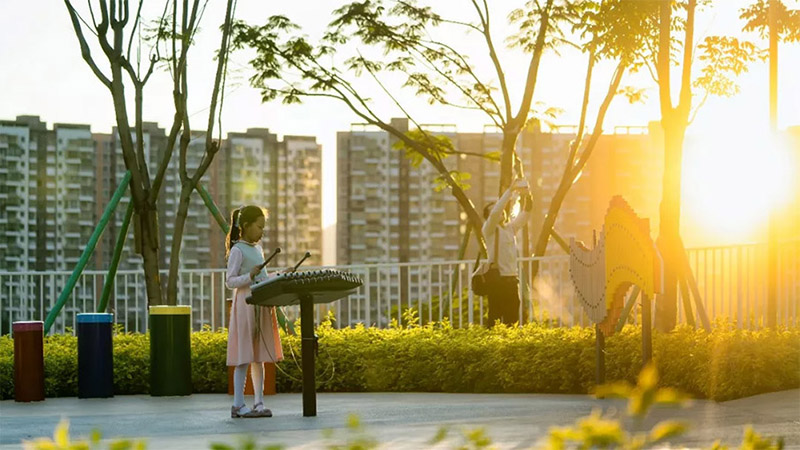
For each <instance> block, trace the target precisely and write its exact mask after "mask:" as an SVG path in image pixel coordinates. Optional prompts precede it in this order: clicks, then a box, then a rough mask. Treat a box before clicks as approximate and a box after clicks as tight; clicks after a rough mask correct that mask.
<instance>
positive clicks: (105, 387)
mask: <svg viewBox="0 0 800 450" xmlns="http://www.w3.org/2000/svg"><path fill="white" fill-rule="evenodd" d="M77 321H78V325H77V327H78V328H77V331H78V397H79V398H98V397H113V396H114V356H113V352H112V347H113V345H112V339H111V325H112V324H113V322H114V316H113V314H106V313H97V314H78V320H77Z"/></svg>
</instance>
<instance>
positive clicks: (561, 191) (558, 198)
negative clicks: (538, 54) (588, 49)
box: [531, 59, 627, 283]
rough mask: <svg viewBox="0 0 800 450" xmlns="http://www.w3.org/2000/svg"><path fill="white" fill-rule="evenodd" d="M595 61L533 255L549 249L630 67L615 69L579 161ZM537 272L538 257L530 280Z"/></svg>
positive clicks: (540, 254)
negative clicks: (575, 131)
mask: <svg viewBox="0 0 800 450" xmlns="http://www.w3.org/2000/svg"><path fill="white" fill-rule="evenodd" d="M592 61H593V60H592V59H590V61H589V68H588V70H587V75H586V77H587V78H586V87H585V95H584V109H583V112H582V114H581V127H580V128H579V130H578V135H577V136H576V137H575V139H576V140H575V142H574V143H573V148H572V149H571V150H570V154H569V157H568V158H567V164H566V166H565V167H564V173H563V174H562V175H561V181H560V182H559V183H558V189H556V193H555V195H553V198H552V199H551V200H550V206H549V207H548V209H547V215H546V216H545V218H544V222H543V223H542V229H541V230H540V231H539V237H538V239H537V240H536V246H535V247H534V249H533V254H534V256H544V255H545V253H547V244H548V243H549V242H550V234H551V230H552V229H553V227H554V226H555V223H556V218H557V217H558V213H559V211H561V206H562V205H563V204H564V199H566V198H567V194H568V193H569V190H570V188H571V187H572V185H573V183H574V182H575V177H576V176H577V175H578V173H580V171H581V170H583V168H584V167H585V166H586V163H587V162H588V161H589V157H591V155H592V152H593V151H594V147H595V145H597V141H598V140H599V139H600V135H601V134H602V133H603V122H605V117H606V113H607V112H608V108H609V107H610V106H611V101H612V100H613V99H614V97H615V96H616V95H617V90H618V89H619V85H620V83H621V82H622V77H623V75H624V74H625V70H626V67H627V66H625V65H624V64H623V63H620V64H619V66H618V67H617V70H616V71H615V72H614V77H613V78H612V79H611V83H610V84H609V86H608V91H607V92H606V96H605V98H604V99H603V103H602V104H601V105H600V108H599V109H598V110H597V119H596V120H595V124H594V129H593V130H592V135H591V137H589V141H588V142H587V143H586V146H585V148H584V150H583V153H582V154H581V155H580V157H579V158H578V160H577V162H574V159H575V157H576V156H577V155H578V149H579V148H580V145H581V142H580V141H581V140H582V136H583V123H584V118H585V115H586V110H585V105H586V102H587V99H588V94H589V87H590V82H591V73H592V66H593V62H592ZM538 274H539V261H538V260H535V261H534V262H533V265H532V267H531V283H533V282H534V280H535V279H536V276H537V275H538Z"/></svg>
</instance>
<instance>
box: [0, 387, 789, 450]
mask: <svg viewBox="0 0 800 450" xmlns="http://www.w3.org/2000/svg"><path fill="white" fill-rule="evenodd" d="M248 400H249V399H248ZM317 401H318V415H317V417H303V416H302V400H301V396H300V395H299V394H281V395H277V396H273V397H268V398H267V404H268V407H270V408H271V409H272V410H273V412H274V413H275V417H272V418H268V419H266V418H264V419H231V418H230V417H229V415H230V413H229V411H230V403H231V397H229V396H227V395H223V394H201V395H193V396H190V397H168V398H164V397H161V398H156V397H149V396H138V395H137V396H118V397H115V398H113V399H102V400H100V399H92V400H79V399H76V398H55V399H48V400H46V401H44V402H40V403H29V404H23V403H15V402H13V401H3V402H0V449H7V448H19V447H20V443H21V441H22V440H28V439H33V438H36V437H42V436H52V432H53V429H54V428H55V425H56V424H57V423H58V421H59V420H60V418H61V417H66V418H68V419H69V420H70V434H71V435H72V436H73V437H76V436H83V437H85V436H88V434H89V432H90V431H91V430H92V429H95V428H98V429H100V430H101V431H102V433H103V435H104V437H106V438H111V437H143V438H146V439H147V441H148V444H149V448H150V449H164V448H187V449H198V448H209V445H210V444H211V443H212V442H222V443H227V444H232V445H236V444H237V443H238V442H239V441H240V439H242V437H243V436H252V437H254V438H255V440H256V443H257V444H259V445H260V446H264V445H267V444H282V445H285V446H287V447H291V448H301V449H313V448H323V447H325V446H326V445H328V444H331V443H334V442H338V443H344V442H347V441H348V439H352V433H350V431H349V430H348V429H347V428H346V426H345V424H346V422H347V417H348V415H349V414H351V413H354V414H357V415H358V416H359V417H360V418H361V421H362V423H363V424H364V427H365V428H364V433H365V434H366V435H368V436H371V437H373V438H375V439H377V440H378V441H379V442H381V443H382V444H383V448H392V449H395V448H408V449H415V448H424V447H428V445H427V444H426V443H427V442H428V441H429V440H430V439H431V438H432V437H433V436H434V435H435V434H436V432H437V430H438V429H439V428H440V427H441V426H447V427H449V428H450V430H451V431H450V434H449V436H450V437H449V438H448V439H447V440H445V441H443V442H442V443H441V444H439V445H438V446H437V447H438V448H452V447H454V446H457V445H460V444H462V443H463V440H462V437H461V431H463V430H470V429H476V428H479V427H483V428H484V429H485V430H486V433H487V434H488V435H489V437H490V438H491V439H492V441H493V443H494V444H495V445H496V446H497V447H499V448H528V447H531V446H535V445H536V444H537V443H541V439H542V438H543V437H545V436H546V435H547V430H548V428H549V427H551V426H554V425H565V424H569V423H572V422H574V421H575V420H576V419H577V418H579V417H582V416H586V415H588V414H589V413H590V412H591V411H592V410H593V409H596V408H601V409H602V410H603V411H606V412H607V413H609V414H612V415H617V416H619V415H620V411H624V409H625V404H624V403H623V402H621V401H619V400H596V399H593V398H591V397H587V396H582V395H545V394H438V393H436V394H423V393H380V394H375V393H363V394H362V393H356V394H349V393H346V394H329V393H323V394H319V395H318V398H317ZM667 417H670V418H680V419H684V420H687V421H689V422H690V423H691V426H692V430H691V432H690V434H689V435H688V436H687V437H685V438H684V439H683V440H681V441H679V442H677V444H680V445H684V446H688V447H700V446H707V445H708V444H710V443H711V442H713V441H714V440H716V439H722V440H723V442H726V443H729V444H734V445H737V444H738V443H739V442H740V441H741V437H742V433H743V430H744V427H745V425H746V424H753V425H754V427H755V429H756V431H759V432H761V433H762V434H767V435H776V436H783V437H784V438H785V439H786V444H787V447H789V448H800V390H792V391H784V392H776V393H772V394H765V395H760V396H755V397H750V398H746V399H740V400H735V401H731V402H725V403H714V402H711V401H702V400H701V401H695V402H693V404H692V405H691V406H690V407H688V408H686V409H683V410H676V409H658V410H656V411H654V412H653V413H652V414H651V417H650V418H648V420H647V421H646V422H645V423H643V424H640V425H636V424H632V423H629V424H628V425H629V429H632V428H636V427H637V426H638V427H640V429H647V428H650V427H651V426H652V425H653V424H654V423H655V422H656V421H658V420H661V419H664V418H667ZM326 429H332V430H333V437H332V438H331V437H325V431H324V430H326Z"/></svg>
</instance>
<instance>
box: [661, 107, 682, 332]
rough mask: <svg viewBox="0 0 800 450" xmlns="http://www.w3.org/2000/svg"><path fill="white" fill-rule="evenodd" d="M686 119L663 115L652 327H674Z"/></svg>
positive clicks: (665, 328) (679, 263)
mask: <svg viewBox="0 0 800 450" xmlns="http://www.w3.org/2000/svg"><path fill="white" fill-rule="evenodd" d="M686 126H687V124H686V122H683V121H677V120H675V119H673V118H665V120H664V121H663V122H662V127H663V129H664V181H663V185H662V193H661V205H660V210H659V213H660V220H659V232H658V249H659V251H660V252H661V256H662V258H663V259H664V293H663V294H662V295H660V296H659V297H658V301H657V302H656V328H658V329H659V330H661V331H664V332H666V331H670V330H672V329H673V328H675V324H676V321H677V313H678V268H679V267H681V258H685V257H686V255H684V254H683V253H682V252H681V251H680V250H679V248H680V246H679V245H678V242H679V239H680V225H681V161H682V159H683V140H684V136H685V134H686Z"/></svg>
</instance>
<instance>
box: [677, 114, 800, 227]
mask: <svg viewBox="0 0 800 450" xmlns="http://www.w3.org/2000/svg"><path fill="white" fill-rule="evenodd" d="M728 125H731V124H730V123H728ZM794 167H795V164H793V161H791V153H790V152H789V148H788V145H787V144H786V142H785V141H784V140H782V139H779V138H772V137H770V134H769V133H768V132H766V131H763V132H761V131H757V130H752V131H749V132H748V131H747V130H743V129H742V128H737V127H736V126H730V127H729V128H726V129H721V128H720V129H716V130H710V131H709V132H707V133H705V134H702V135H699V136H694V137H687V140H686V146H685V148H684V166H683V189H682V196H683V199H684V205H685V208H686V209H685V210H684V211H685V215H686V219H687V220H688V221H689V222H691V223H693V224H694V225H695V226H696V227H697V228H698V230H697V231H698V232H700V233H701V234H703V235H705V236H706V237H708V238H713V240H714V241H729V242H731V241H734V242H735V241H738V242H742V241H744V240H753V239H757V238H758V237H757V236H756V235H755V234H756V233H757V231H758V230H759V229H762V227H763V226H764V225H765V224H766V223H767V221H768V219H769V215H770V211H771V210H772V209H773V208H775V207H777V206H780V205H782V204H784V203H785V202H786V201H787V200H788V199H789V197H790V194H791V192H790V191H791V180H792V175H793V173H792V171H793V170H794V169H793V168H794Z"/></svg>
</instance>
